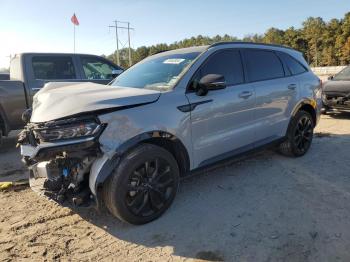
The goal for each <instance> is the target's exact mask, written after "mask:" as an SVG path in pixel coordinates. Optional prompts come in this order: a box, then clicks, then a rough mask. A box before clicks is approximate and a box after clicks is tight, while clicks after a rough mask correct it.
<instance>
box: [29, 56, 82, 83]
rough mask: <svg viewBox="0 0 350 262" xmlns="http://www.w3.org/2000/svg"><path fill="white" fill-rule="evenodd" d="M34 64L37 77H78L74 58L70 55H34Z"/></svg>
mask: <svg viewBox="0 0 350 262" xmlns="http://www.w3.org/2000/svg"><path fill="white" fill-rule="evenodd" d="M32 66H33V72H34V77H35V79H41V80H59V79H76V78H77V77H76V74H75V69H74V64H73V59H72V57H70V56H34V57H33V58H32Z"/></svg>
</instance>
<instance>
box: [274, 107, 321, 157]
mask: <svg viewBox="0 0 350 262" xmlns="http://www.w3.org/2000/svg"><path fill="white" fill-rule="evenodd" d="M314 127H315V124H314V121H313V119H312V116H311V114H310V113H309V112H306V111H304V110H300V111H299V112H297V114H296V115H295V116H294V117H293V118H292V119H291V121H290V123H289V127H288V131H287V137H286V140H285V141H284V142H283V143H281V144H280V146H279V151H280V152H281V153H282V154H283V155H286V156H294V157H300V156H303V155H305V154H306V152H307V151H308V150H309V148H310V146H311V143H312V138H313V133H314Z"/></svg>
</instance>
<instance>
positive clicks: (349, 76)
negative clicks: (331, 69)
mask: <svg viewBox="0 0 350 262" xmlns="http://www.w3.org/2000/svg"><path fill="white" fill-rule="evenodd" d="M333 80H350V66H348V67H345V68H344V69H343V70H342V71H340V72H339V73H338V74H336V75H335V76H334V77H333Z"/></svg>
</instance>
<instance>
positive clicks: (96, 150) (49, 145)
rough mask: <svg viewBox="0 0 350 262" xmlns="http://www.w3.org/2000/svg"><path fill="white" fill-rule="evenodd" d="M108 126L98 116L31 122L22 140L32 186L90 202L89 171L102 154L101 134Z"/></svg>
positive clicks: (78, 201)
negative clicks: (99, 139)
mask: <svg viewBox="0 0 350 262" xmlns="http://www.w3.org/2000/svg"><path fill="white" fill-rule="evenodd" d="M105 127H106V125H105V124H101V122H100V121H99V119H98V118H97V117H95V116H92V117H86V116H84V117H77V118H69V119H62V120H57V121H49V122H46V123H29V124H27V126H26V127H25V129H24V130H23V131H22V132H21V133H20V135H19V140H18V143H19V144H20V145H21V154H22V156H23V162H24V163H25V164H26V165H27V166H28V167H29V179H30V180H29V181H30V186H31V187H32V189H33V190H35V191H37V192H39V193H42V194H44V195H46V196H48V197H50V198H52V199H54V200H56V201H58V202H63V201H65V200H68V201H70V202H71V203H73V204H75V205H82V204H86V203H88V202H89V201H90V199H91V198H92V195H91V191H90V189H89V186H88V183H89V172H90V169H91V166H92V164H93V162H94V161H95V160H96V159H97V158H99V157H101V156H102V152H101V149H100V146H99V142H98V138H99V136H100V135H101V133H102V131H103V130H104V128H105Z"/></svg>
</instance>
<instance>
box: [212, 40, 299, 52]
mask: <svg viewBox="0 0 350 262" xmlns="http://www.w3.org/2000/svg"><path fill="white" fill-rule="evenodd" d="M227 44H238V45H239V44H249V45H265V46H273V47H282V48H287V49H291V50H295V49H293V48H291V47H289V46H283V45H276V44H266V43H257V42H243V41H242V42H240V41H234V42H217V43H214V44H212V45H210V46H209V47H214V46H219V45H227Z"/></svg>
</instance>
